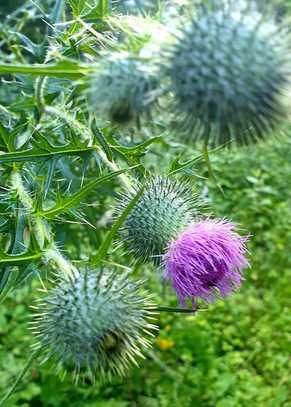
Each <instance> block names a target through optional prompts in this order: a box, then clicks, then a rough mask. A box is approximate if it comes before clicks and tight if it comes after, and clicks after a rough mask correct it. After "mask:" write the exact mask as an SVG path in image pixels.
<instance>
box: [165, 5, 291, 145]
mask: <svg viewBox="0 0 291 407" xmlns="http://www.w3.org/2000/svg"><path fill="white" fill-rule="evenodd" d="M243 4H244V3H240V2H234V1H226V2H222V1H221V2H217V1H216V2H214V1H212V2H210V5H209V4H204V5H203V4H201V5H199V7H198V8H197V13H195V15H194V17H192V20H191V21H190V22H189V24H188V25H187V26H186V27H184V28H183V29H182V30H181V32H180V33H178V34H177V37H178V38H177V41H176V42H175V44H173V45H171V46H170V48H169V49H168V54H169V55H168V60H167V63H166V64H165V69H164V71H163V72H166V74H167V75H169V77H170V90H171V92H172V94H173V99H172V104H173V106H172V108H173V111H174V113H175V123H176V124H177V126H178V127H179V128H180V129H181V130H182V132H184V134H185V138H186V141H188V142H191V141H193V140H194V141H196V140H198V139H200V140H203V141H204V142H206V143H208V142H209V143H210V144H212V145H221V144H224V143H228V142H229V141H230V140H231V139H233V140H234V141H236V142H237V143H238V144H247V143H250V142H254V141H256V140H258V139H261V138H263V137H264V136H266V135H268V134H269V133H270V132H271V131H272V130H274V129H275V128H277V127H278V126H279V125H280V124H281V122H282V118H284V116H285V113H286V111H285V110H286V106H285V97H284V94H285V92H286V87H287V86H288V85H289V72H290V69H289V68H290V57H289V39H288V34H287V32H284V29H283V28H279V27H277V26H276V24H275V22H274V21H273V20H272V18H271V17H269V16H262V15H261V14H259V13H258V11H256V9H255V7H254V6H253V2H249V1H248V2H245V6H244V7H243V6H242V5H243Z"/></svg>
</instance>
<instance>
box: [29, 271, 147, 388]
mask: <svg viewBox="0 0 291 407" xmlns="http://www.w3.org/2000/svg"><path fill="white" fill-rule="evenodd" d="M152 308H153V307H152V304H151V303H150V301H149V299H148V298H147V297H143V296H142V295H141V292H140V284H134V283H131V282H129V281H128V278H127V276H120V275H118V274H117V273H115V272H108V271H102V270H98V271H91V270H85V271H82V272H81V271H80V273H79V274H76V275H75V277H74V278H72V279H65V278H62V279H61V280H60V281H59V283H58V285H57V286H56V287H55V288H54V289H52V291H50V292H49V294H48V295H47V297H46V298H45V299H44V300H43V302H42V304H41V305H40V306H39V312H38V314H37V316H36V317H35V318H36V320H35V322H34V327H35V328H34V329H35V331H36V333H37V336H38V344H37V348H38V349H41V350H42V352H43V355H44V360H47V359H52V360H53V361H54V362H55V363H56V366H57V369H61V368H63V369H65V370H73V371H74V377H75V381H77V380H78V377H79V374H80V373H85V374H89V376H90V377H91V378H92V379H93V380H94V379H95V378H97V379H98V380H106V379H109V380H110V379H111V378H112V377H113V376H115V375H124V374H125V372H126V370H127V369H128V368H129V367H130V366H131V365H133V364H135V365H136V364H137V362H136V359H137V358H138V357H140V356H142V350H143V349H144V348H146V347H148V346H149V345H150V341H149V335H152V333H151V331H152V330H153V329H155V326H154V325H152V323H151V322H150V321H151V319H152V315H151V314H152V312H151V309H152Z"/></svg>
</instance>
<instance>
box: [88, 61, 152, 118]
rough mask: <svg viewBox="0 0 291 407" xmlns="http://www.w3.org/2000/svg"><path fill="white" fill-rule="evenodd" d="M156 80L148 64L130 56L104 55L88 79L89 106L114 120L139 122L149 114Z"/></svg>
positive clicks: (101, 115)
mask: <svg viewBox="0 0 291 407" xmlns="http://www.w3.org/2000/svg"><path fill="white" fill-rule="evenodd" d="M155 83H156V79H155V76H154V75H153V73H152V72H151V69H150V67H148V66H146V65H145V64H142V63H141V62H140V61H138V60H136V59H134V58H133V57H129V56H124V55H119V54H118V55H115V56H113V55H112V56H111V57H108V58H104V60H103V61H102V62H101V63H100V65H99V68H98V69H97V71H96V73H95V74H94V76H93V77H92V80H91V84H90V102H91V106H90V108H91V109H92V110H93V111H94V112H96V113H97V114H99V115H100V117H102V118H104V117H105V118H106V119H107V120H110V121H111V122H112V123H114V124H118V125H128V124H130V123H134V122H135V123H137V124H138V125H139V122H140V118H141V116H143V115H145V116H149V115H150V111H151V106H152V98H153V96H152V91H153V90H154V88H155Z"/></svg>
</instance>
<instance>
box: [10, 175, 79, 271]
mask: <svg viewBox="0 0 291 407" xmlns="http://www.w3.org/2000/svg"><path fill="white" fill-rule="evenodd" d="M11 187H12V188H13V189H14V190H15V191H16V193H17V195H18V197H19V200H20V202H21V203H22V205H23V206H24V208H25V210H26V211H27V213H28V215H29V216H30V219H31V222H30V223H31V225H32V229H33V231H34V235H35V236H36V238H37V241H38V244H39V246H40V248H41V249H42V254H41V258H42V260H43V262H44V263H45V264H47V263H52V264H53V265H54V267H55V268H56V269H57V270H61V271H62V272H63V273H64V274H65V275H67V276H69V277H73V275H74V273H75V272H76V268H75V267H74V266H73V264H72V263H71V262H70V261H69V260H67V259H65V258H64V256H63V255H62V254H61V252H60V251H59V249H58V248H57V245H56V243H55V242H54V240H53V237H52V233H51V230H50V228H49V226H48V224H47V223H46V221H45V220H44V219H42V218H41V217H39V216H38V215H36V214H34V213H33V201H32V199H31V196H30V194H29V192H27V190H26V189H25V186H24V185H23V181H22V177H21V174H20V173H19V172H18V171H15V170H14V171H13V172H12V174H11ZM46 242H49V243H50V244H49V247H48V248H44V247H45V243H46Z"/></svg>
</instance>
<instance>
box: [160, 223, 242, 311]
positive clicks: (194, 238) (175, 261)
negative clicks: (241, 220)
mask: <svg viewBox="0 0 291 407" xmlns="http://www.w3.org/2000/svg"><path fill="white" fill-rule="evenodd" d="M234 229H235V225H234V224H232V223H229V222H227V221H225V220H213V219H206V220H203V221H200V222H198V223H193V224H191V225H190V226H189V227H188V228H187V229H185V230H184V231H183V232H182V233H180V234H179V236H178V238H177V239H176V240H174V241H172V242H171V243H170V244H169V246H168V249H167V251H166V254H165V255H164V264H165V268H166V270H165V274H164V278H165V279H168V280H171V281H172V285H173V287H174V289H175V290H176V293H177V296H178V298H179V301H180V304H181V305H182V306H184V307H185V306H186V303H185V300H186V298H190V299H191V300H192V303H193V307H195V298H202V299H203V300H205V301H207V302H211V301H213V300H214V299H215V298H216V296H217V294H218V293H220V295H221V296H222V297H225V296H227V295H229V294H230V293H231V292H232V291H233V290H234V289H235V288H237V287H239V286H240V284H241V280H242V270H243V269H244V268H246V267H248V266H249V263H248V261H247V259H246V257H245V255H246V252H247V249H246V247H245V242H246V241H247V240H248V237H246V236H245V237H242V236H240V235H239V234H238V233H236V232H235V230H234Z"/></svg>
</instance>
